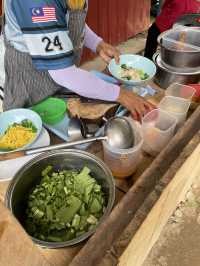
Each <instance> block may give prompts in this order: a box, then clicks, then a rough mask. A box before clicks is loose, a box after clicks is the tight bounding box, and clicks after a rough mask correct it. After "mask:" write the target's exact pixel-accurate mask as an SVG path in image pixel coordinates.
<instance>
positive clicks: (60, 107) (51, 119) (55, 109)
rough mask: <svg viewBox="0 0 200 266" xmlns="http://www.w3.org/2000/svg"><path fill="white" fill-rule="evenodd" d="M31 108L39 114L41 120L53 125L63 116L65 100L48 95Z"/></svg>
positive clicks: (65, 106)
mask: <svg viewBox="0 0 200 266" xmlns="http://www.w3.org/2000/svg"><path fill="white" fill-rule="evenodd" d="M31 109H32V110H33V111H35V112H36V113H38V114H39V115H40V117H41V119H42V122H44V123H46V124H50V125H54V124H57V123H59V122H60V121H61V120H62V119H63V118H64V115H65V112H66V109H67V105H66V102H65V101H63V100H61V99H58V98H53V97H49V98H47V99H46V100H44V101H42V102H40V103H38V104H36V105H34V106H32V108H31Z"/></svg>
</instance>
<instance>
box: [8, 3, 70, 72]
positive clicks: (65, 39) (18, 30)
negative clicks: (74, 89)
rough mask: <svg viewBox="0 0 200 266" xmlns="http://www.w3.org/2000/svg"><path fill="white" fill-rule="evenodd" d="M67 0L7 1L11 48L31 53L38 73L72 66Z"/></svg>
mask: <svg viewBox="0 0 200 266" xmlns="http://www.w3.org/2000/svg"><path fill="white" fill-rule="evenodd" d="M67 11H68V7H67V5H66V0H6V1H5V19H6V25H5V35H6V38H7V40H8V41H9V42H10V43H11V45H12V46H13V47H14V48H15V49H17V50H19V51H21V52H26V53H29V54H30V55H31V57H32V61H33V64H34V66H35V67H36V69H38V70H54V69H63V68H65V67H68V66H71V65H73V58H74V55H73V45H72V42H71V40H70V38H69V36H68V27H67V21H66V16H67Z"/></svg>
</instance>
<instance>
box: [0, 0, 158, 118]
mask: <svg viewBox="0 0 200 266" xmlns="http://www.w3.org/2000/svg"><path fill="white" fill-rule="evenodd" d="M87 9H88V2H87V0H78V1H77V0H37V1H36V0H24V1H23V0H5V29H4V31H5V46H6V52H5V62H4V63H5V72H6V78H5V85H4V101H3V109H4V110H8V109H11V108H19V107H28V106H32V105H33V104H36V103H38V102H40V101H41V100H43V99H45V98H46V97H48V96H51V95H54V94H55V93H56V92H57V91H58V90H60V89H61V88H63V87H64V88H66V89H69V90H70V91H73V92H75V93H77V94H79V95H81V96H85V97H88V98H94V99H102V100H106V101H117V102H119V103H120V104H122V105H124V106H125V107H126V108H127V109H129V110H130V111H131V112H132V114H133V116H134V117H135V118H138V117H141V116H142V115H144V114H145V113H146V112H147V111H149V110H151V109H152V108H153V107H152V106H151V104H149V103H147V102H146V101H145V100H143V99H142V98H140V97H139V96H137V95H135V94H133V93H132V92H130V91H127V90H125V89H123V88H120V87H119V86H117V85H113V84H109V83H107V82H105V81H103V80H101V79H99V78H97V77H96V76H94V75H93V74H92V73H90V72H87V71H84V70H82V69H80V68H78V66H79V63H80V59H81V54H82V48H83V45H85V46H86V47H88V48H90V49H91V50H92V51H93V52H97V53H98V54H99V55H100V56H101V57H102V58H103V59H104V60H106V61H107V62H109V60H110V59H111V58H113V57H115V59H116V60H119V53H118V51H117V50H116V49H115V48H114V47H113V46H111V45H109V44H107V43H105V42H104V41H103V40H102V39H101V38H100V37H98V36H97V35H96V34H95V33H94V32H93V31H92V30H91V29H90V28H89V27H88V26H87V25H86V23H85V19H86V15H87Z"/></svg>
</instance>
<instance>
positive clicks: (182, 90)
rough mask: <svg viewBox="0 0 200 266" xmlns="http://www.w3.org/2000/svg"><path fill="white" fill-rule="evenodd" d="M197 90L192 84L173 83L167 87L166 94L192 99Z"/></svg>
mask: <svg viewBox="0 0 200 266" xmlns="http://www.w3.org/2000/svg"><path fill="white" fill-rule="evenodd" d="M195 92H196V91H195V89H194V88H192V87H190V86H187V85H183V84H179V83H173V84H171V85H170V86H169V87H168V88H167V90H166V91H165V95H166V96H174V97H178V98H183V99H185V100H188V101H191V100H192V97H193V96H194V94H195Z"/></svg>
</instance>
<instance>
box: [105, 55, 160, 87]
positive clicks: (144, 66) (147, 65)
mask: <svg viewBox="0 0 200 266" xmlns="http://www.w3.org/2000/svg"><path fill="white" fill-rule="evenodd" d="M122 64H126V65H127V66H131V67H133V68H136V69H139V70H143V71H144V72H145V73H147V74H148V75H149V77H148V78H147V79H145V80H139V81H138V80H125V79H122V78H121V77H120V71H121V65H122ZM108 69H109V71H110V73H111V75H112V76H113V77H115V78H116V79H118V80H119V81H120V82H121V83H123V84H125V85H128V86H140V85H143V84H145V83H146V82H148V81H149V80H151V79H152V78H153V77H154V75H155V74H156V65H155V64H154V63H153V62H152V61H151V60H149V59H148V58H146V57H144V56H140V55H134V54H125V55H120V64H116V62H115V60H114V59H112V60H111V61H110V63H109V66H108Z"/></svg>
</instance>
